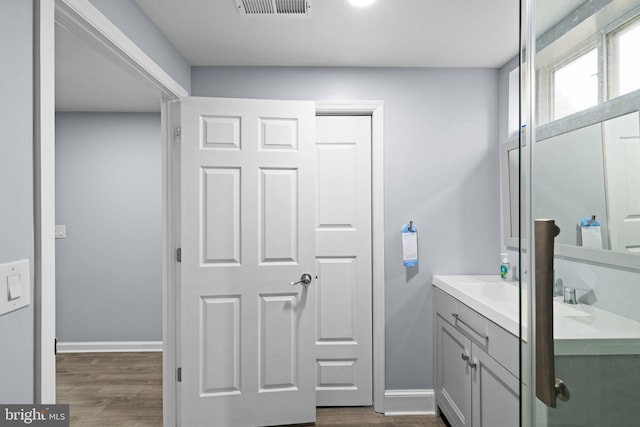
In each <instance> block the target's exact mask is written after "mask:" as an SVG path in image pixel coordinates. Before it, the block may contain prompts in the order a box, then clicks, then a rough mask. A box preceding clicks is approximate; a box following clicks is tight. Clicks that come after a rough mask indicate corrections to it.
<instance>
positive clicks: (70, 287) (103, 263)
mask: <svg viewBox="0 0 640 427" xmlns="http://www.w3.org/2000/svg"><path fill="white" fill-rule="evenodd" d="M160 147H161V143H160V115H159V114H157V113H58V114H56V224H64V225H66V226H67V239H58V240H56V292H57V298H56V313H57V316H56V333H57V337H58V340H59V341H61V342H69V341H71V342H86V341H161V340H162V267H161V262H162V257H161V177H160V175H161V163H160Z"/></svg>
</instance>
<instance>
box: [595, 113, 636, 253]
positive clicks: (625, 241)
mask: <svg viewBox="0 0 640 427" xmlns="http://www.w3.org/2000/svg"><path fill="white" fill-rule="evenodd" d="M602 130H603V139H604V154H605V176H606V191H607V208H608V214H609V236H610V239H611V249H613V250H614V251H620V252H627V253H629V252H631V253H640V123H639V119H638V113H637V112H635V113H632V114H627V115H625V116H620V117H616V118H615V119H611V120H607V121H605V122H603V128H602Z"/></svg>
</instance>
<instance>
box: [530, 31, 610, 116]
mask: <svg viewBox="0 0 640 427" xmlns="http://www.w3.org/2000/svg"><path fill="white" fill-rule="evenodd" d="M577 46H578V47H577V48H575V49H572V50H573V52H572V54H571V55H570V56H566V57H563V58H562V60H560V61H557V62H552V63H550V64H548V65H546V66H543V67H540V68H539V69H538V70H537V74H538V76H537V79H538V87H539V88H540V89H539V90H538V94H537V97H538V99H537V101H538V107H537V110H538V111H537V113H538V123H537V126H540V125H542V124H545V123H549V122H552V121H555V120H558V119H557V118H556V117H555V111H554V104H555V103H554V96H555V87H554V78H553V77H554V74H555V72H556V71H558V70H559V69H561V68H563V67H564V66H566V65H568V64H570V63H571V62H573V61H575V60H576V59H578V58H580V57H581V56H583V55H585V54H586V53H588V52H589V51H591V50H593V49H597V55H598V101H597V103H596V105H599V104H601V103H602V102H603V100H604V99H605V98H604V96H605V93H604V90H603V89H604V87H605V86H606V85H605V84H604V79H605V77H606V76H604V74H605V70H604V69H605V68H606V67H604V66H602V60H603V58H605V55H606V53H605V52H604V49H605V43H604V33H598V34H596V35H594V36H592V37H590V38H588V39H587V40H584V41H582V42H580V43H578V44H577Z"/></svg>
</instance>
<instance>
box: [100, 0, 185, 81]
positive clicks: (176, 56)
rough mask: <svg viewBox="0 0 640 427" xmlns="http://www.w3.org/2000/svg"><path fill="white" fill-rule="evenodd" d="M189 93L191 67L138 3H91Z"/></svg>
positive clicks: (120, 0) (126, 0)
mask: <svg viewBox="0 0 640 427" xmlns="http://www.w3.org/2000/svg"><path fill="white" fill-rule="evenodd" d="M89 1H90V2H91V4H93V5H94V6H95V7H96V8H97V9H98V10H100V12H101V13H102V14H103V15H105V16H106V17H107V18H108V19H109V20H110V21H111V22H112V23H113V24H114V25H115V26H117V27H118V28H119V29H120V31H122V32H123V33H125V34H126V35H127V37H129V38H130V39H131V41H133V42H134V43H135V44H137V45H138V47H140V49H142V50H144V52H145V53H146V54H147V55H149V57H150V58H151V59H153V60H154V61H155V62H156V63H157V64H158V65H159V66H160V67H162V69H164V71H166V72H167V73H168V74H169V75H170V76H171V77H173V79H174V80H175V81H176V82H178V83H179V84H180V85H181V86H182V87H183V88H185V89H186V90H187V91H189V90H190V85H191V67H190V65H189V64H188V63H187V61H186V60H185V59H184V57H183V56H182V55H181V54H180V52H178V50H177V49H176V48H175V47H174V46H173V44H171V42H170V41H169V40H168V39H167V37H166V36H165V35H164V34H163V33H162V32H161V31H160V30H159V29H158V27H156V25H155V24H154V23H153V22H152V21H151V20H150V19H149V17H148V16H147V15H145V13H144V12H143V11H142V9H140V7H139V6H138V5H137V4H136V3H135V1H134V0H89Z"/></svg>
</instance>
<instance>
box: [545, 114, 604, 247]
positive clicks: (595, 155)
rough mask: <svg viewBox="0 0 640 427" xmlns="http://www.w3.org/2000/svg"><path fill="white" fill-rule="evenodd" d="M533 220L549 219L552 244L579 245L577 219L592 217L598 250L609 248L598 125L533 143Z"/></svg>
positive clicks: (599, 127)
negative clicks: (554, 229) (553, 228)
mask: <svg viewBox="0 0 640 427" xmlns="http://www.w3.org/2000/svg"><path fill="white" fill-rule="evenodd" d="M536 158H537V161H536V163H535V176H536V178H537V182H536V187H535V189H536V194H535V197H536V202H537V203H536V205H535V206H536V212H535V217H536V218H553V219H555V221H556V225H557V226H558V227H560V230H561V232H560V234H559V235H558V237H556V242H558V243H562V244H565V245H572V246H580V242H581V235H580V229H579V227H578V224H579V222H580V218H584V217H591V216H592V215H595V216H596V219H597V220H598V222H599V223H600V231H601V235H602V242H603V247H602V249H609V244H608V240H609V239H608V227H607V209H606V199H605V188H604V187H605V184H604V167H603V155H602V131H601V126H600V124H595V125H591V126H587V127H584V128H581V129H576V130H574V131H571V132H567V133H564V134H561V135H558V136H554V137H553V138H548V139H545V140H541V141H538V142H537V144H536Z"/></svg>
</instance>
